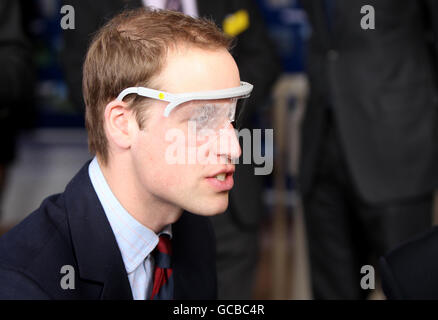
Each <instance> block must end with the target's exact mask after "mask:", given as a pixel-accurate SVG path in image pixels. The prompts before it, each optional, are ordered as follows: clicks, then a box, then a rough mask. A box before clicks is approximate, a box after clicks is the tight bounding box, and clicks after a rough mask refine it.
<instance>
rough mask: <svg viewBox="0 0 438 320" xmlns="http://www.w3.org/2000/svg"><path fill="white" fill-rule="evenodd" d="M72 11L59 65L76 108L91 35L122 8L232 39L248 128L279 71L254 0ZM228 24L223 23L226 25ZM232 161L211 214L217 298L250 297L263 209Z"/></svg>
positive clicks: (257, 181) (78, 5)
mask: <svg viewBox="0 0 438 320" xmlns="http://www.w3.org/2000/svg"><path fill="white" fill-rule="evenodd" d="M65 4H69V5H72V6H73V7H74V9H75V16H76V29H75V30H66V31H64V46H65V47H64V51H63V57H62V60H63V65H64V70H65V76H66V81H67V83H68V85H69V88H70V96H71V100H72V101H73V103H74V105H75V106H77V108H83V101H82V94H81V73H80V72H79V70H80V69H81V64H82V61H83V58H84V54H85V52H86V49H87V46H88V42H89V41H90V38H91V35H92V34H93V33H94V32H95V31H96V30H97V29H98V28H99V26H100V25H102V24H103V23H104V22H105V21H106V20H108V19H109V18H111V17H112V16H113V15H115V14H116V13H118V12H119V11H121V10H123V9H124V8H136V7H141V6H152V7H156V8H167V9H171V10H177V11H182V12H184V13H186V14H189V15H192V16H200V17H207V18H211V19H213V21H215V23H216V24H217V25H218V26H220V27H222V28H223V30H224V31H225V33H228V34H229V35H230V36H233V37H236V42H235V43H236V46H235V47H234V48H233V50H232V52H231V53H232V55H233V57H234V59H235V60H236V62H237V65H238V66H239V71H240V76H241V78H242V79H245V80H246V81H248V82H250V83H252V84H253V85H254V90H253V92H252V94H251V97H250V98H249V101H248V103H247V105H246V117H245V118H246V119H245V121H244V124H243V127H245V128H251V127H252V123H251V119H252V117H253V116H254V114H255V112H256V111H257V109H258V108H259V107H261V105H262V104H263V103H264V102H265V100H266V99H267V98H268V97H269V94H270V90H271V87H272V85H273V83H274V81H275V80H276V78H277V77H278V76H279V73H280V71H281V69H280V63H279V60H278V58H277V56H276V53H275V52H274V46H273V44H272V43H271V40H270V38H269V37H268V34H267V30H266V28H265V25H264V21H263V18H262V16H261V15H260V12H259V8H258V6H257V4H256V2H255V1H254V0H227V1H195V0H188V1H172V0H170V1H166V0H161V1H160V0H154V1H152V0H151V1H149V0H144V1H141V0H128V1H122V0H110V1H104V2H99V3H97V2H96V3H94V2H88V1H83V0H72V1H67V0H66V1H65ZM226 24H227V25H226ZM239 163H240V164H238V165H236V171H235V173H234V176H235V184H234V188H233V189H232V191H231V192H230V205H229V207H228V209H227V211H226V212H225V214H223V215H220V216H215V217H212V218H211V221H212V223H213V226H214V229H215V233H216V240H217V269H218V291H219V292H218V297H219V299H250V298H252V289H253V285H254V282H255V271H256V267H257V262H258V253H259V238H258V236H259V227H260V223H261V219H262V216H263V213H264V210H263V202H262V190H263V183H264V181H263V177H261V176H255V175H254V167H253V165H247V164H245V165H244V164H241V163H242V161H241V160H240V162H239Z"/></svg>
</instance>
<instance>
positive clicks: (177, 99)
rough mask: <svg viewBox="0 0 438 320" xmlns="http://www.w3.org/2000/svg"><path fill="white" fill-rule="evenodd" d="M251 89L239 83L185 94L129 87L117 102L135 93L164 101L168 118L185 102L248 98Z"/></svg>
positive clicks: (251, 87)
mask: <svg viewBox="0 0 438 320" xmlns="http://www.w3.org/2000/svg"><path fill="white" fill-rule="evenodd" d="M252 89H253V85H252V84H250V83H248V82H244V81H241V82H240V86H239V87H234V88H229V89H221V90H212V91H199V92H186V93H168V92H164V91H160V90H154V89H149V88H145V87H130V88H126V89H124V90H123V91H122V92H121V93H120V94H119V96H118V97H117V100H120V101H122V100H123V98H125V97H126V96H127V95H129V94H132V93H135V94H138V95H140V96H143V97H147V98H151V99H156V100H161V101H166V102H169V104H168V105H167V106H166V108H165V109H164V116H165V117H168V116H169V114H170V112H171V111H172V110H173V109H175V108H176V107H177V106H179V105H181V104H183V103H185V102H189V101H195V100H201V101H203V100H222V99H244V98H248V97H249V96H250V94H251V91H252Z"/></svg>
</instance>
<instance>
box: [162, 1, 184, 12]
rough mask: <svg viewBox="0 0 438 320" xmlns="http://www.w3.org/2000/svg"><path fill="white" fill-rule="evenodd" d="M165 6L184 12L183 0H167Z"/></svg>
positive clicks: (168, 8)
mask: <svg viewBox="0 0 438 320" xmlns="http://www.w3.org/2000/svg"><path fill="white" fill-rule="evenodd" d="M165 8H166V9H167V10H172V11H179V12H182V4H181V0H167V1H166V6H165Z"/></svg>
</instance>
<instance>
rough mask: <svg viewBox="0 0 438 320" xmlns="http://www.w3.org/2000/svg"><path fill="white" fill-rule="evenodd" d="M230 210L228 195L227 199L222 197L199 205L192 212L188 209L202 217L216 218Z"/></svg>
mask: <svg viewBox="0 0 438 320" xmlns="http://www.w3.org/2000/svg"><path fill="white" fill-rule="evenodd" d="M227 208H228V194H227V196H226V197H223V198H222V197H220V198H218V199H212V200H210V201H205V202H204V203H198V205H197V206H196V207H194V208H192V210H190V209H186V210H187V211H189V212H191V213H194V214H198V215H200V216H215V215H218V214H221V213H224V212H225V210H227Z"/></svg>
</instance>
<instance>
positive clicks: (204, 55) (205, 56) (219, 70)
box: [157, 46, 240, 93]
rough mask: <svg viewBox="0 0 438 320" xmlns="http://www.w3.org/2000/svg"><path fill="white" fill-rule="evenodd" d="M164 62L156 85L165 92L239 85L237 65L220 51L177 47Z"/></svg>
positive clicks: (224, 87) (216, 88)
mask: <svg viewBox="0 0 438 320" xmlns="http://www.w3.org/2000/svg"><path fill="white" fill-rule="evenodd" d="M165 61H166V62H165V65H164V68H163V69H162V72H161V73H160V75H159V76H158V77H157V83H158V85H159V87H160V88H161V89H162V90H164V91H167V92H171V93H184V92H198V91H210V90H220V89H227V88H232V87H236V86H239V85H240V76H239V70H238V68H237V64H236V62H235V61H234V59H233V57H232V56H231V54H230V53H229V52H228V51H227V50H226V49H223V48H219V49H214V50H213V49H212V50H206V49H200V48H195V47H189V46H178V47H176V48H174V49H171V50H169V51H168V54H167V58H166V60H165Z"/></svg>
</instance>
